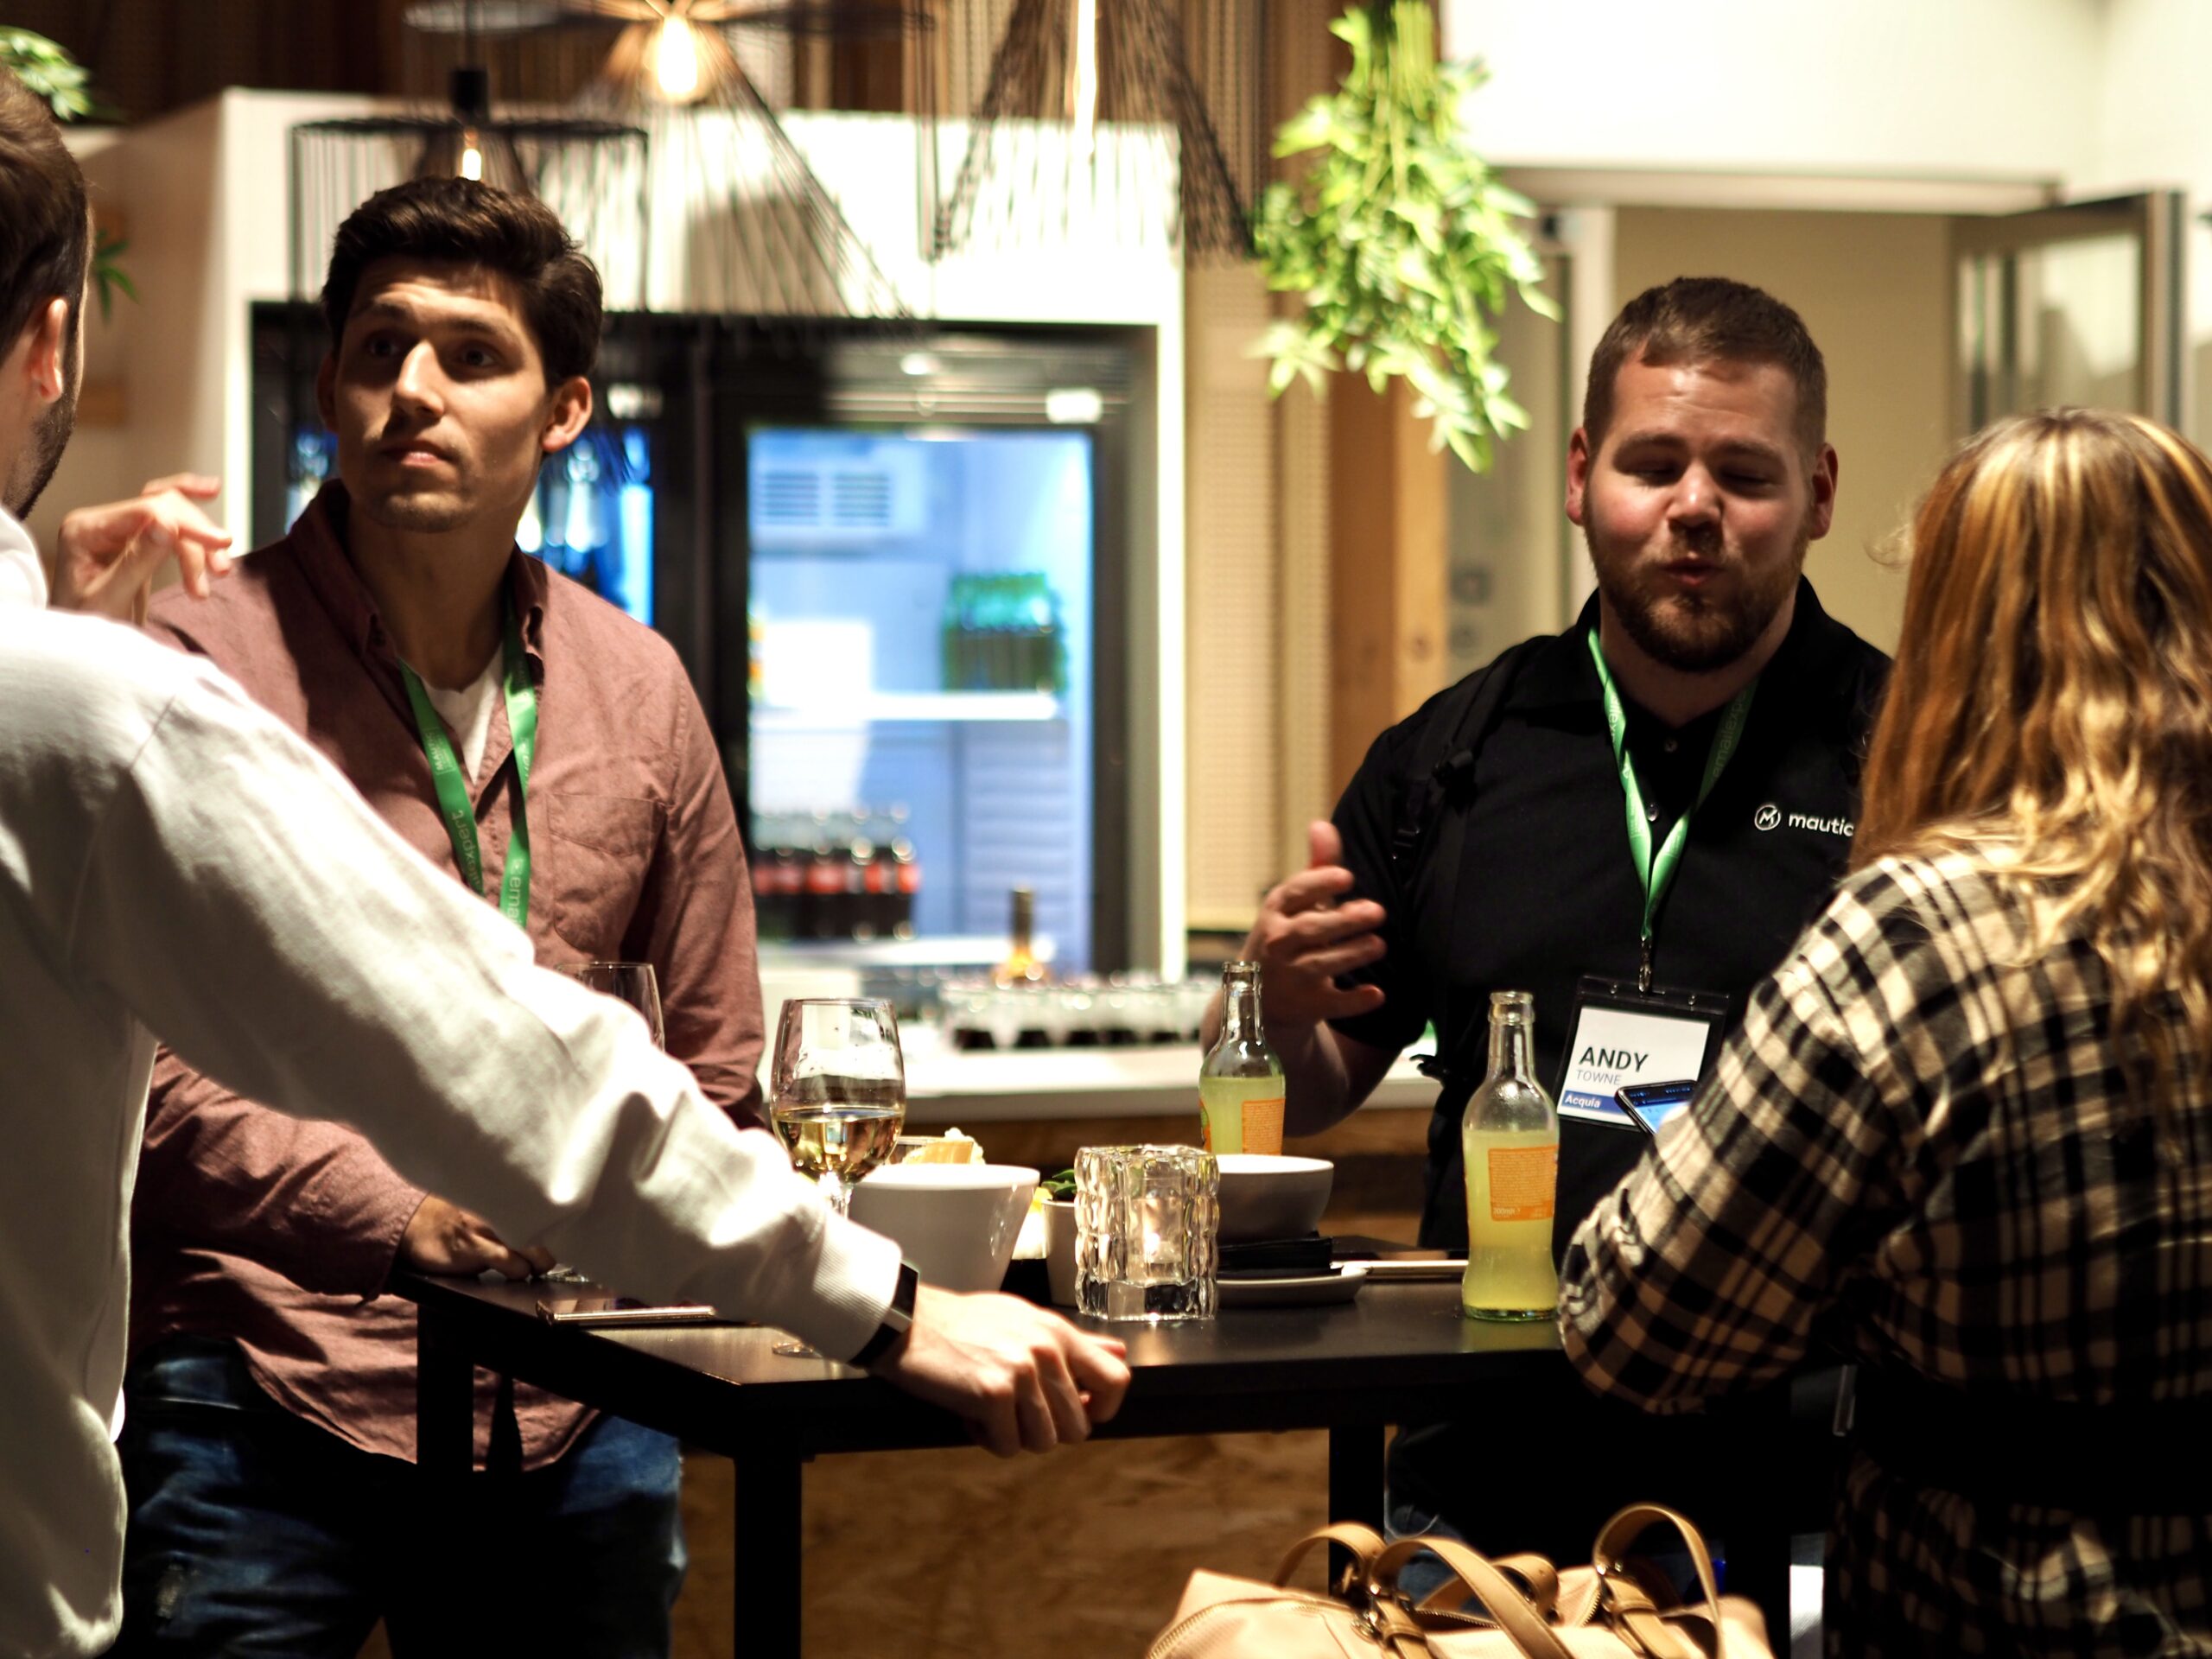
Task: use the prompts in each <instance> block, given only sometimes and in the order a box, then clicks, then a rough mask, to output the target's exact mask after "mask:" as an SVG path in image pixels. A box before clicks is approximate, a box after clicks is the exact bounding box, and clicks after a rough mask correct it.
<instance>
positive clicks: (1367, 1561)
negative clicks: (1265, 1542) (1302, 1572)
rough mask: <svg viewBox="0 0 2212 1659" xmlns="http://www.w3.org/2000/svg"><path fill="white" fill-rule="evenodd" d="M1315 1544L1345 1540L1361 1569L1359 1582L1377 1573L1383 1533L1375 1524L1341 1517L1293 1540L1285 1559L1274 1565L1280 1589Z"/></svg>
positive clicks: (1363, 1581) (1277, 1585) (1355, 1562)
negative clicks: (1361, 1523) (1369, 1525)
mask: <svg viewBox="0 0 2212 1659" xmlns="http://www.w3.org/2000/svg"><path fill="white" fill-rule="evenodd" d="M1316 1544H1342V1545H1343V1546H1344V1548H1346V1549H1348V1550H1350V1551H1351V1554H1352V1560H1353V1562H1354V1564H1355V1566H1356V1567H1357V1569H1358V1574H1359V1582H1361V1583H1362V1584H1365V1583H1368V1582H1369V1581H1370V1580H1372V1578H1373V1577H1374V1573H1375V1558H1376V1556H1377V1555H1380V1554H1382V1553H1383V1535H1382V1534H1381V1533H1379V1532H1377V1531H1376V1530H1375V1529H1374V1528H1372V1527H1363V1526H1361V1525H1360V1524H1359V1523H1358V1522H1357V1521H1339V1522H1337V1523H1336V1524H1335V1525H1334V1526H1329V1527H1323V1528H1321V1529H1319V1530H1318V1531H1315V1532H1309V1533H1307V1534H1306V1535H1305V1536H1304V1537H1303V1538H1301V1539H1300V1540H1299V1541H1297V1542H1296V1543H1294V1544H1293V1545H1292V1546H1291V1547H1290V1548H1289V1550H1288V1552H1287V1554H1284V1556H1283V1558H1282V1563H1281V1566H1279V1567H1276V1568H1275V1588H1276V1589H1278V1590H1280V1589H1281V1588H1282V1587H1283V1586H1285V1585H1287V1584H1288V1583H1289V1582H1290V1575H1291V1574H1292V1573H1295V1572H1297V1571H1298V1564H1299V1563H1300V1561H1302V1560H1305V1559H1306V1555H1307V1554H1309V1553H1310V1552H1311V1551H1312V1549H1313V1546H1314V1545H1316Z"/></svg>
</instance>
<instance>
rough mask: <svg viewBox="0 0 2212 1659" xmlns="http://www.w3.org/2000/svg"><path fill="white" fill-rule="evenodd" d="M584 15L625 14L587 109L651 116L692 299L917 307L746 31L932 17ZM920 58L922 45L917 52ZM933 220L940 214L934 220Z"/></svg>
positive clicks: (613, 2) (726, 305)
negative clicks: (819, 168) (828, 172)
mask: <svg viewBox="0 0 2212 1659" xmlns="http://www.w3.org/2000/svg"><path fill="white" fill-rule="evenodd" d="M569 8H570V11H571V15H572V16H576V15H581V16H588V17H590V18H594V19H598V20H601V21H602V22H604V21H609V20H611V21H613V22H620V24H621V29H620V33H619V34H618V35H616V37H615V39H614V41H613V46H612V47H611V48H610V49H609V50H608V52H607V58H606V60H605V63H604V65H603V67H601V70H600V72H599V73H598V74H597V75H596V76H595V77H594V79H593V81H592V83H591V85H590V86H589V87H588V89H587V90H586V92H584V94H583V96H582V99H581V100H580V102H579V108H581V109H582V110H586V111H589V112H591V113H593V114H595V115H598V116H601V117H602V118H607V119H609V120H611V121H625V122H635V123H641V124H644V125H645V128H646V130H647V131H648V132H649V133H650V134H651V136H652V143H653V145H654V148H655V149H656V151H657V152H658V156H659V157H660V162H659V166H658V175H659V176H660V177H661V178H662V179H664V180H666V181H674V188H675V189H676V190H677V191H678V192H679V193H680V194H681V197H682V201H681V205H680V209H679V211H680V212H681V213H682V214H683V235H682V244H683V254H682V261H683V269H682V272H681V279H682V285H683V292H684V294H685V296H686V304H687V308H696V309H702V310H709V311H721V312H731V313H739V314H744V315H753V316H767V317H788V318H824V319H827V318H837V317H846V316H859V317H874V318H882V319H890V320H910V319H911V318H912V311H911V310H910V309H909V308H908V306H907V304H906V299H905V298H904V296H902V295H901V294H900V292H899V287H898V285H897V283H895V282H894V281H893V279H892V278H891V277H889V276H888V275H887V274H886V273H885V271H884V270H883V267H882V264H881V263H880V261H879V260H878V259H877V257H876V256H875V254H874V251H873V250H872V249H871V248H870V247H869V246H868V243H867V242H866V241H865V240H864V239H863V238H861V236H860V235H859V234H858V232H855V230H854V229H853V227H852V226H851V224H850V223H849V222H848V220H847V219H846V217H845V214H844V212H843V210H842V207H840V206H839V204H838V202H837V200H836V198H835V197H834V196H832V195H831V194H830V193H829V190H828V189H827V188H824V187H823V183H822V181H821V180H820V178H819V177H817V175H816V173H815V171H814V168H812V166H811V165H810V163H809V162H808V161H807V159H806V157H805V156H804V154H803V153H802V152H801V151H800V149H799V148H798V145H797V143H794V142H793V140H792V138H791V134H790V133H789V131H787V130H785V126H784V124H783V121H782V120H781V119H780V118H779V116H778V114H777V112H776V110H775V108H774V107H773V105H772V104H771V102H770V99H769V98H768V97H767V96H766V93H764V92H763V91H762V88H761V86H760V83H759V82H758V80H757V79H755V77H754V75H753V73H750V72H749V71H748V69H747V65H746V62H745V61H744V59H743V57H742V56H741V53H740V51H739V49H738V48H737V44H736V42H737V41H738V39H739V38H740V35H741V32H742V31H748V30H750V31H762V32H766V31H776V32H777V33H778V34H779V35H781V36H784V37H787V38H788V39H789V40H791V41H797V40H799V39H803V38H804V37H806V36H808V35H828V36H838V37H842V38H848V39H849V38H851V37H852V36H853V35H854V32H855V31H859V30H864V29H876V30H880V31H883V32H884V33H885V34H886V35H887V36H888V37H889V38H890V39H892V40H893V41H901V42H903V41H904V40H905V38H906V36H907V35H918V33H920V32H921V31H922V30H924V29H926V27H927V22H928V20H927V17H926V15H925V14H924V13H922V12H921V11H920V10H918V8H912V7H907V6H904V5H897V6H874V5H868V4H864V3H855V0H843V3H830V0H813V3H802V4H785V5H779V6H774V7H766V6H749V5H744V4H739V3H734V0H569ZM912 56H913V58H914V59H915V60H917V61H918V60H919V56H920V54H918V53H916V54H912ZM934 130H935V123H934V119H933V118H932V117H931V112H930V111H923V113H922V116H921V117H919V118H918V132H917V135H916V138H915V141H914V142H915V144H916V156H917V165H918V167H919V166H921V165H922V164H923V163H925V162H926V163H928V165H929V173H928V176H929V178H930V179H931V181H933V180H934V156H933V150H934V148H935V137H934ZM924 222H926V221H924Z"/></svg>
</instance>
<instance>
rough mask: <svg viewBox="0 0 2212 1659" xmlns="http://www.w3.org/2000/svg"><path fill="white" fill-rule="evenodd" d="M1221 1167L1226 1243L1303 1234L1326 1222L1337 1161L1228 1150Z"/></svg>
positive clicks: (1220, 1160) (1220, 1158) (1217, 1160)
mask: <svg viewBox="0 0 2212 1659" xmlns="http://www.w3.org/2000/svg"><path fill="white" fill-rule="evenodd" d="M1214 1161H1215V1162H1216V1163H1217V1164H1218V1165H1219V1166H1221V1242H1222V1243H1224V1244H1243V1243H1250V1242H1251V1241H1253V1240H1255V1239H1262V1238H1303V1237H1304V1236H1306V1234H1308V1233H1310V1232H1312V1231H1313V1230H1315V1229H1316V1228H1318V1227H1319V1225H1320V1224H1321V1212H1322V1211H1324V1210H1325V1209H1327V1208H1328V1207H1329V1187H1330V1184H1331V1183H1332V1181H1334V1180H1335V1179H1336V1174H1337V1166H1335V1165H1334V1164H1332V1163H1331V1162H1330V1161H1329V1160H1327V1159H1325V1158H1288V1157H1283V1156H1280V1155H1270V1154H1267V1153H1261V1152H1224V1153H1223V1154H1221V1155H1220V1156H1219V1157H1217V1158H1216V1159H1215V1160H1214Z"/></svg>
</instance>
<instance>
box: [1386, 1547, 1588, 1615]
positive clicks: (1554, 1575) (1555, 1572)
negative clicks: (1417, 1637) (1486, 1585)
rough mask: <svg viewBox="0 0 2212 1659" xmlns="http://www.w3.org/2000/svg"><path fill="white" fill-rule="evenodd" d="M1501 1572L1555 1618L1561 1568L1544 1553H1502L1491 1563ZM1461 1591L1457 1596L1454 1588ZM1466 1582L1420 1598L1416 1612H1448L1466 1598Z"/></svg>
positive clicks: (1436, 1589)
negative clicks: (1554, 1564)
mask: <svg viewBox="0 0 2212 1659" xmlns="http://www.w3.org/2000/svg"><path fill="white" fill-rule="evenodd" d="M1491 1566H1492V1567H1496V1568H1497V1570H1498V1571H1499V1572H1501V1573H1504V1574H1505V1576H1506V1577H1507V1578H1509V1579H1511V1580H1513V1581H1514V1582H1515V1583H1516V1584H1517V1585H1519V1586H1521V1592H1522V1594H1523V1595H1525V1596H1527V1597H1528V1598H1529V1603H1530V1604H1531V1605H1533V1606H1534V1607H1535V1610H1536V1611H1538V1612H1540V1613H1541V1614H1542V1615H1543V1616H1544V1617H1545V1618H1554V1616H1555V1615H1556V1614H1557V1613H1558V1611H1559V1568H1557V1567H1554V1566H1553V1565H1552V1564H1551V1561H1550V1560H1549V1559H1548V1558H1547V1557H1545V1556H1542V1555H1535V1554H1519V1555H1501V1556H1499V1557H1498V1558H1497V1560H1494V1561H1492V1562H1491ZM1455 1590H1456V1591H1457V1592H1459V1593H1457V1594H1456V1595H1455V1594H1454V1593H1453V1592H1454V1591H1455ZM1466 1591H1467V1586H1465V1585H1464V1584H1440V1585H1439V1586H1437V1587H1436V1588H1435V1589H1433V1590H1432V1591H1430V1592H1428V1593H1427V1595H1426V1596H1423V1597H1422V1598H1421V1604H1420V1606H1419V1608H1418V1609H1417V1611H1421V1612H1424V1613H1448V1612H1450V1611H1452V1610H1453V1609H1454V1608H1456V1607H1457V1606H1458V1605H1459V1604H1460V1603H1461V1602H1462V1601H1464V1600H1465V1599H1466Z"/></svg>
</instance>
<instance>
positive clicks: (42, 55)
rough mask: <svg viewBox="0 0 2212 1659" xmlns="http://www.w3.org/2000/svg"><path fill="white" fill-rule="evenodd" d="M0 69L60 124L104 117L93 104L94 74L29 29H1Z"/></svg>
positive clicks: (62, 49) (42, 36) (51, 42)
mask: <svg viewBox="0 0 2212 1659" xmlns="http://www.w3.org/2000/svg"><path fill="white" fill-rule="evenodd" d="M0 68H4V69H9V70H12V71H13V72H14V73H15V76H16V79H18V80H20V81H22V83H23V85H24V86H27V87H29V89H30V90H31V91H32V92H35V93H36V94H37V95H38V96H39V97H41V98H42V99H45V100H46V105H47V107H48V109H50V110H52V111H54V119H55V120H57V121H81V120H83V119H85V118H86V117H88V116H92V115H99V114H104V113H105V111H102V110H101V109H100V108H99V105H96V104H94V103H93V101H92V72H91V71H90V70H88V69H86V67H84V66H83V65H82V64H80V63H79V62H78V61H77V60H75V59H74V58H73V57H71V56H70V55H69V54H68V51H67V48H63V47H60V46H58V45H56V44H55V43H54V41H49V40H48V39H47V38H46V36H45V35H34V34H32V33H31V32H30V30H29V29H0Z"/></svg>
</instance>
